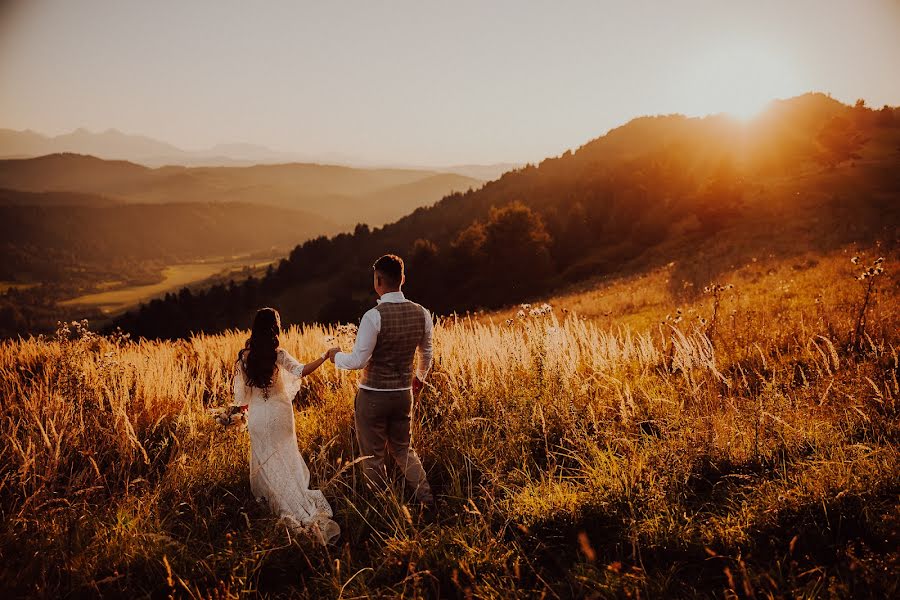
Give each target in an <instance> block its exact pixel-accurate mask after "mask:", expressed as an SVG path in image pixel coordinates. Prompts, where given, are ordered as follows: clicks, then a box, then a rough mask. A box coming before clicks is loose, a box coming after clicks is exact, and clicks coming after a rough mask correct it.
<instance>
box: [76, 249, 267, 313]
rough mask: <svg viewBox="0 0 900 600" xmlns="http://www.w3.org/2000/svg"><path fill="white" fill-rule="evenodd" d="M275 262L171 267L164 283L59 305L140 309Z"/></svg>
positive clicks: (164, 274) (108, 310) (111, 310)
mask: <svg viewBox="0 0 900 600" xmlns="http://www.w3.org/2000/svg"><path fill="white" fill-rule="evenodd" d="M272 262H273V261H262V262H260V261H259V259H249V260H248V259H239V260H224V261H204V262H195V263H186V264H181V265H171V266H168V267H165V268H164V269H163V271H162V277H163V280H162V281H160V282H158V283H152V284H147V285H133V286H128V287H123V288H118V289H111V290H106V291H101V292H96V293H92V294H85V295H83V296H79V297H77V298H70V299H68V300H63V301H62V302H60V303H59V304H60V306H82V307H86V308H99V309H100V310H101V311H103V313H104V314H116V313H120V312H123V311H125V310H127V309H128V308H131V307H133V306H137V305H138V304H140V303H141V302H146V301H148V300H151V299H153V298H156V297H158V296H161V295H163V294H165V293H167V292H177V291H178V290H180V289H181V288H183V287H185V286H189V285H191V284H195V283H199V282H201V281H204V280H206V279H208V278H210V277H212V276H214V275H218V274H220V273H227V272H231V271H236V270H240V269H242V268H244V267H249V268H251V269H258V268H260V267H265V266H266V265H268V264H271V263H272Z"/></svg>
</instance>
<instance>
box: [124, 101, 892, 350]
mask: <svg viewBox="0 0 900 600" xmlns="http://www.w3.org/2000/svg"><path fill="white" fill-rule="evenodd" d="M898 146H900V112H898V111H897V110H896V109H891V108H888V107H886V108H884V109H882V110H871V109H869V108H867V107H865V106H864V105H858V106H855V107H849V106H845V105H842V104H840V103H838V102H836V101H835V100H833V99H831V98H829V97H827V96H824V95H822V94H808V95H805V96H801V97H798V98H794V99H791V100H786V101H780V102H777V103H773V104H772V105H771V106H770V107H769V109H768V110H767V111H766V112H765V113H764V114H762V115H761V116H760V117H758V118H757V119H756V120H754V121H752V122H742V121H737V120H734V119H730V118H728V117H726V116H712V117H707V118H703V119H697V118H686V117H683V116H678V115H669V116H661V117H644V118H640V119H636V120H634V121H632V122H630V123H628V124H626V125H624V126H623V127H620V128H617V129H615V130H613V131H611V132H609V133H608V134H607V135H605V136H603V137H601V138H598V139H596V140H594V141H592V142H589V143H588V144H585V145H584V146H583V147H581V148H580V149H578V151H576V152H574V153H566V154H565V155H563V156H560V157H558V158H553V159H547V160H545V161H543V162H542V163H541V164H540V165H537V166H533V165H529V166H526V167H524V168H522V169H520V170H517V171H514V172H511V173H507V174H506V175H504V176H503V177H502V178H500V179H499V180H497V181H493V182H490V183H488V184H486V185H484V186H483V187H482V188H480V189H479V190H474V191H470V192H467V193H463V194H451V195H449V196H447V197H446V198H444V199H443V200H442V201H441V202H439V203H438V204H436V205H435V206H433V207H430V208H419V209H417V210H416V211H414V212H413V213H412V214H410V215H408V216H406V217H404V218H403V219H400V220H399V221H397V222H396V223H393V224H391V225H388V226H385V227H383V228H380V229H377V230H370V229H369V228H367V227H360V228H357V230H356V231H355V232H354V233H353V234H352V235H349V234H342V235H339V236H337V237H334V238H331V239H326V238H319V239H315V240H311V241H309V242H306V243H304V244H303V245H302V246H298V247H297V248H295V249H294V251H293V252H291V254H290V256H289V257H288V258H287V259H286V260H284V261H282V262H281V263H280V265H279V267H278V268H277V269H276V270H275V272H274V273H272V274H270V275H269V276H267V277H265V278H264V279H262V280H261V281H256V280H253V281H249V282H248V283H247V284H246V285H245V286H244V287H243V288H241V289H240V290H234V291H230V292H229V291H227V290H225V289H224V288H222V287H217V288H212V289H210V290H209V291H208V292H207V293H206V294H200V295H195V296H194V297H193V298H191V300H190V303H189V304H187V305H186V304H180V303H179V301H178V299H177V298H170V299H169V300H167V301H165V302H154V303H152V304H150V305H148V306H145V307H143V308H142V309H141V310H140V311H137V312H134V313H131V314H129V315H127V316H125V317H123V318H122V319H121V320H120V321H119V324H120V325H121V326H123V327H124V328H125V329H127V330H128V331H131V332H132V333H135V334H138V335H143V336H148V337H156V336H160V335H161V336H164V337H177V336H181V335H186V334H187V333H188V332H189V331H192V330H193V331H198V330H202V331H221V330H223V329H226V328H230V327H234V326H236V325H238V324H242V323H243V322H244V321H245V320H246V315H247V313H248V311H250V310H251V309H252V307H255V306H259V305H266V304H268V305H274V306H278V307H279V308H280V309H281V310H282V312H283V315H284V317H285V319H286V321H288V322H313V321H324V322H335V321H344V322H346V321H353V320H356V319H358V317H359V315H360V314H361V313H362V311H363V310H365V308H366V307H368V306H370V305H371V303H372V302H373V301H374V298H373V296H372V293H371V291H370V290H369V285H370V282H369V279H370V276H369V269H370V265H371V261H372V260H373V258H375V257H377V256H378V255H380V254H383V253H385V252H397V253H399V254H401V255H403V256H405V257H406V258H407V259H408V274H409V283H408V285H407V290H408V292H409V293H410V295H411V296H413V297H415V298H416V299H417V300H419V301H421V302H423V303H425V304H426V305H428V306H430V307H432V308H433V309H435V310H436V311H437V312H438V313H443V314H447V313H450V312H452V311H460V310H466V309H477V308H492V307H499V306H503V305H508V304H511V303H514V302H518V301H520V300H524V299H530V298H534V297H539V296H540V295H542V294H547V293H549V292H550V291H551V290H557V289H560V288H561V287H564V286H568V285H573V284H577V283H578V282H583V281H588V280H595V279H597V278H603V277H610V276H615V275H621V274H627V273H629V272H634V271H636V270H642V269H644V268H647V267H648V266H649V267H652V266H658V265H661V264H666V263H668V262H670V261H672V260H673V258H675V259H683V258H684V259H687V258H689V257H692V256H697V255H698V252H704V253H705V254H704V256H708V257H709V260H704V261H699V262H697V261H691V260H684V261H679V264H680V265H681V267H680V268H681V269H683V270H684V271H685V277H684V279H685V280H686V281H689V283H690V285H692V286H694V287H693V290H694V292H692V293H696V289H699V288H702V286H703V285H705V283H707V282H708V281H709V280H710V279H711V278H714V277H715V276H716V273H717V272H718V269H719V268H721V266H722V265H721V264H720V262H721V261H720V260H719V258H720V257H722V256H727V257H729V258H740V257H741V256H743V255H748V254H759V253H760V252H763V251H767V252H768V250H766V249H767V248H770V247H772V248H778V250H777V251H778V252H779V253H780V254H782V255H790V254H792V253H794V252H797V251H798V248H800V247H801V246H802V244H801V243H800V242H801V241H802V242H803V244H806V248H812V249H814V250H817V251H828V250H830V249H833V248H836V247H840V246H842V245H845V244H847V243H851V242H854V241H860V240H863V241H870V240H873V239H878V240H881V241H882V242H883V243H884V244H886V245H894V244H896V243H897V240H896V230H897V227H898V224H900V214H898V206H900V203H898V202H897V199H898V196H900V180H898V177H897V176H896V174H897V173H898V167H900V153H898V152H897V148H898ZM722 248H725V249H726V250H727V251H726V252H722V251H721V249H722ZM704 280H705V281H704ZM687 291H688V292H690V288H688V289H687ZM237 298H239V299H240V300H237ZM163 323H164V324H165V325H164V326H163V325H162V324H163Z"/></svg>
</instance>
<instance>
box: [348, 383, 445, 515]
mask: <svg viewBox="0 0 900 600" xmlns="http://www.w3.org/2000/svg"><path fill="white" fill-rule="evenodd" d="M354 409H355V421H356V438H357V440H358V441H359V449H360V452H361V453H362V455H363V456H371V458H367V459H365V460H364V461H363V471H364V473H365V474H366V477H368V478H369V480H370V481H372V482H373V483H376V484H377V485H384V482H385V481H386V479H385V477H386V475H387V473H386V471H385V466H384V455H385V451H386V450H388V451H390V453H391V456H393V457H394V461H395V462H396V463H397V465H398V466H399V467H400V468H401V469H402V470H403V475H404V476H405V477H406V481H407V482H409V485H410V486H412V488H413V489H414V490H415V492H416V498H418V499H419V501H420V502H426V503H428V502H433V501H434V497H433V496H432V494H431V486H429V485H428V480H427V479H426V477H425V469H423V468H422V462H421V461H420V460H419V456H418V455H417V454H416V451H415V450H413V449H412V448H411V447H410V416H411V413H412V392H411V391H410V390H402V391H372V390H365V389H360V390H359V391H358V392H357V394H356V405H355V407H354Z"/></svg>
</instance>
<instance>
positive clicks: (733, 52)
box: [681, 44, 805, 120]
mask: <svg viewBox="0 0 900 600" xmlns="http://www.w3.org/2000/svg"><path fill="white" fill-rule="evenodd" d="M690 69H691V70H690V72H689V73H687V74H686V76H685V81H684V82H682V86H683V87H681V89H682V90H683V93H684V94H693V95H694V97H693V98H690V100H689V101H690V105H691V107H692V110H691V111H690V112H693V113H695V114H714V113H722V112H724V113H727V114H729V115H731V116H733V117H736V118H738V119H742V120H749V119H752V118H753V117H755V116H756V115H757V114H759V113H760V112H761V111H762V110H763V108H765V106H766V104H768V103H769V102H771V101H772V100H774V99H776V98H787V97H790V96H795V95H798V94H800V93H802V92H803V91H804V89H805V88H804V85H803V83H804V82H803V81H802V79H801V78H800V77H799V76H798V74H797V73H795V72H794V70H793V69H792V67H791V65H790V64H789V61H788V60H787V59H786V58H784V57H783V56H780V55H779V54H778V53H777V52H775V51H773V50H772V49H771V48H768V47H765V46H762V45H760V46H754V45H752V44H743V45H739V44H734V45H731V46H728V45H726V46H723V47H721V48H718V49H716V51H715V52H710V53H708V54H707V55H706V56H703V57H700V58H698V59H697V61H696V62H694V63H693V64H692V65H691V66H690ZM686 100H687V98H686Z"/></svg>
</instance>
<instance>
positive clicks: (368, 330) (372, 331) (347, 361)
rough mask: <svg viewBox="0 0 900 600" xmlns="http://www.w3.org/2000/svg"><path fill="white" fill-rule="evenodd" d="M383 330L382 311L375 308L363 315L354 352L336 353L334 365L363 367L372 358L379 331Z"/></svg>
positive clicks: (352, 367)
mask: <svg viewBox="0 0 900 600" xmlns="http://www.w3.org/2000/svg"><path fill="white" fill-rule="evenodd" d="M380 330H381V313H379V312H378V311H377V310H375V309H374V308H373V309H371V310H369V312H367V313H366V314H364V315H363V318H362V321H360V323H359V330H358V331H357V332H356V343H355V344H353V352H338V353H337V354H335V355H334V366H336V367H337V368H338V369H346V370H348V371H353V370H356V369H362V368H363V367H365V366H366V363H368V362H369V359H370V358H372V352H373V351H374V350H375V342H376V341H377V340H378V332H379V331H380Z"/></svg>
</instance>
